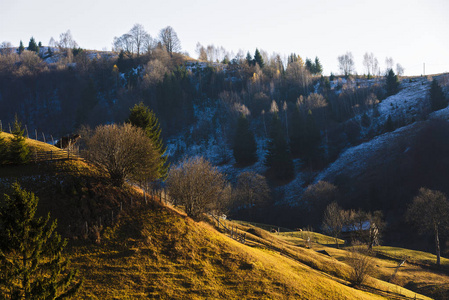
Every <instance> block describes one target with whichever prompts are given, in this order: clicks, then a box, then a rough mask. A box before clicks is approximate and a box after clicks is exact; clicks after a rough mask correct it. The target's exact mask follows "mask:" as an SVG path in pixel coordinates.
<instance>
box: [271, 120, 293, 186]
mask: <svg viewBox="0 0 449 300" xmlns="http://www.w3.org/2000/svg"><path fill="white" fill-rule="evenodd" d="M265 165H266V166H267V167H268V173H269V174H270V175H272V176H273V177H275V178H276V179H281V180H284V179H291V178H293V176H294V175H295V170H294V166H293V160H292V157H291V154H290V149H289V147H288V143H287V139H286V137H285V133H284V129H283V126H282V123H281V120H280V119H279V116H278V114H277V113H276V112H275V113H273V119H272V122H271V128H270V133H269V141H268V147H267V154H266V156H265Z"/></svg>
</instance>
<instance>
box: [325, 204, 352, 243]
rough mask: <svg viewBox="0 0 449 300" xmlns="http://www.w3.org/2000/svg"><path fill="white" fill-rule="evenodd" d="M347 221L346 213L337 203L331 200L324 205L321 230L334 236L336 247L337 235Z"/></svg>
mask: <svg viewBox="0 0 449 300" xmlns="http://www.w3.org/2000/svg"><path fill="white" fill-rule="evenodd" d="M346 221H347V213H346V212H345V211H344V210H343V209H342V208H341V207H340V206H339V205H338V204H337V202H332V203H331V204H329V205H328V206H327V207H326V210H325V211H324V219H323V230H324V232H326V233H328V234H330V235H331V236H333V237H334V238H335V244H336V245H337V248H339V245H338V237H339V235H340V234H341V231H342V230H343V226H344V225H345V224H346Z"/></svg>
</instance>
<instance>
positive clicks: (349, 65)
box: [338, 52, 355, 76]
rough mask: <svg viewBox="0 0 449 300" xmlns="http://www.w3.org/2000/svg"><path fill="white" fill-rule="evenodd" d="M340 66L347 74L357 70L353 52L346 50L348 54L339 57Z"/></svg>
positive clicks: (344, 73)
mask: <svg viewBox="0 0 449 300" xmlns="http://www.w3.org/2000/svg"><path fill="white" fill-rule="evenodd" d="M338 68H339V69H340V71H341V72H342V73H343V75H345V76H349V75H351V74H353V73H354V72H355V64H354V56H353V55H352V53H351V52H346V54H343V55H341V56H339V57H338Z"/></svg>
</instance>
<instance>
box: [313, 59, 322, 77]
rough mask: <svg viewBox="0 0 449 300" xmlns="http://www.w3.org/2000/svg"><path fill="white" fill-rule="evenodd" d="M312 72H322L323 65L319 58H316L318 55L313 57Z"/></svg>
mask: <svg viewBox="0 0 449 300" xmlns="http://www.w3.org/2000/svg"><path fill="white" fill-rule="evenodd" d="M313 67H314V72H313V74H321V73H323V65H322V64H321V62H320V60H319V59H318V56H317V57H315V64H314V66H313Z"/></svg>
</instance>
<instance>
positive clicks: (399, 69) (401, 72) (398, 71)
mask: <svg viewBox="0 0 449 300" xmlns="http://www.w3.org/2000/svg"><path fill="white" fill-rule="evenodd" d="M396 74H398V76H402V75H404V68H403V67H402V65H401V64H400V63H397V64H396Z"/></svg>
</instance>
